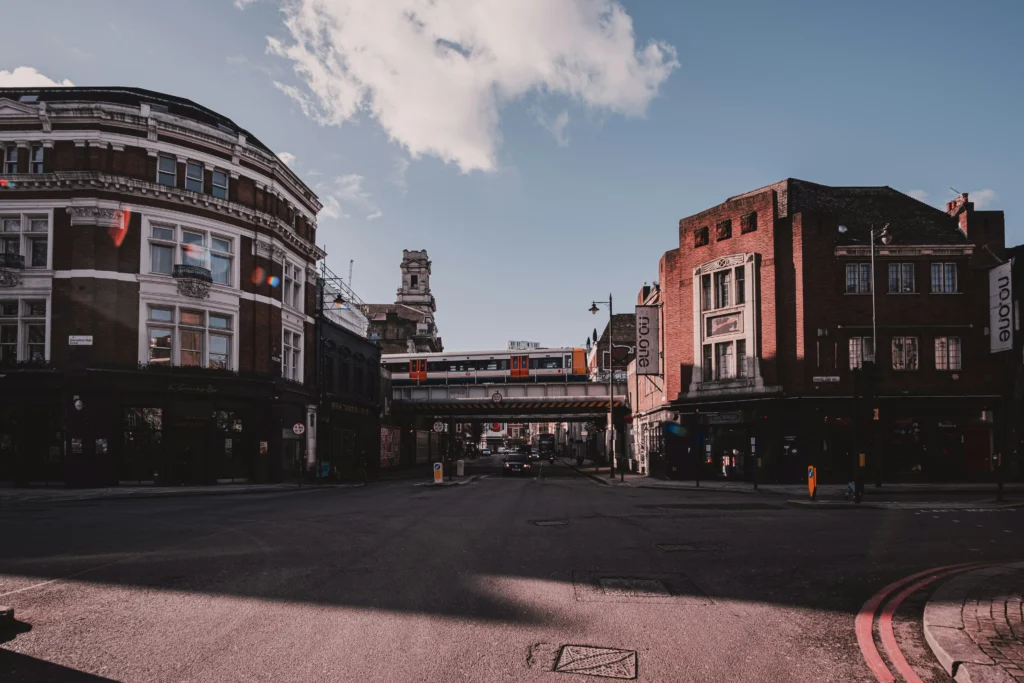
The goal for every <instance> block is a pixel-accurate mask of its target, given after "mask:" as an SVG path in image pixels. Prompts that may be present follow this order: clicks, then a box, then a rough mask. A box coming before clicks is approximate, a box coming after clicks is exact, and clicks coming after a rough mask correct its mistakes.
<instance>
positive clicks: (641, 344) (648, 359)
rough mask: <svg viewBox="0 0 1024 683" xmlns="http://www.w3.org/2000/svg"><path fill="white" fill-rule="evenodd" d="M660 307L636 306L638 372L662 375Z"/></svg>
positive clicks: (639, 373)
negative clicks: (659, 325)
mask: <svg viewBox="0 0 1024 683" xmlns="http://www.w3.org/2000/svg"><path fill="white" fill-rule="evenodd" d="M659 339H660V337H659V335H658V307H657V306H637V307H636V374H638V375H660V374H661V363H660V351H661V349H660V348H659Z"/></svg>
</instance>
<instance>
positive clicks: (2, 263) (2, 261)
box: [0, 254, 25, 287]
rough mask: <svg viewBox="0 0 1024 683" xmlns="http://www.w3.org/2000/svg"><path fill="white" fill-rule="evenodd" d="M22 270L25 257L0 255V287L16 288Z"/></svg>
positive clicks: (19, 281) (19, 282)
mask: <svg viewBox="0 0 1024 683" xmlns="http://www.w3.org/2000/svg"><path fill="white" fill-rule="evenodd" d="M24 269H25V257H24V256H22V255H21V254H0V287H17V286H18V285H19V284H21V271H22V270H24Z"/></svg>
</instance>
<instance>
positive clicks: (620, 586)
mask: <svg viewBox="0 0 1024 683" xmlns="http://www.w3.org/2000/svg"><path fill="white" fill-rule="evenodd" d="M572 582H573V591H574V592H575V594H576V600H577V602H646V603H656V604H657V603H690V604H698V605H710V604H713V603H712V601H711V599H710V598H708V596H707V595H706V594H705V593H704V591H702V590H701V589H700V588H699V587H698V586H697V584H695V583H694V582H693V580H692V579H690V578H689V577H688V576H686V575H685V574H678V573H677V574H641V575H639V576H637V575H633V576H630V575H628V574H613V573H611V572H583V571H574V572H573V573H572Z"/></svg>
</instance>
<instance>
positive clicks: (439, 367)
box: [427, 360, 448, 372]
mask: <svg viewBox="0 0 1024 683" xmlns="http://www.w3.org/2000/svg"><path fill="white" fill-rule="evenodd" d="M447 369H448V364H447V363H445V362H444V361H439V360H435V361H430V362H429V363H427V372H444V371H445V370H447Z"/></svg>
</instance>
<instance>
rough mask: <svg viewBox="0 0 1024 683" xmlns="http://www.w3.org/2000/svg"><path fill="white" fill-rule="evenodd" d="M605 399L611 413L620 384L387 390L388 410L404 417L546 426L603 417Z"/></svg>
mask: <svg viewBox="0 0 1024 683" xmlns="http://www.w3.org/2000/svg"><path fill="white" fill-rule="evenodd" d="M609 398H611V400H612V401H613V402H614V407H615V409H616V412H618V411H620V410H626V409H627V406H628V403H629V400H628V394H627V390H626V383H625V382H616V383H614V384H613V388H612V396H611V397H609V395H608V384H607V383H604V382H601V383H598V382H565V381H561V382H558V381H555V382H524V383H502V382H493V383H481V384H424V385H399V386H395V387H393V389H392V393H391V408H392V410H393V411H394V412H395V413H399V414H403V415H406V416H408V417H426V418H438V419H444V418H454V419H457V420H460V419H480V420H492V421H496V422H545V421H557V420H564V421H575V420H592V419H594V418H600V417H602V416H606V415H607V414H608V402H609Z"/></svg>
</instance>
